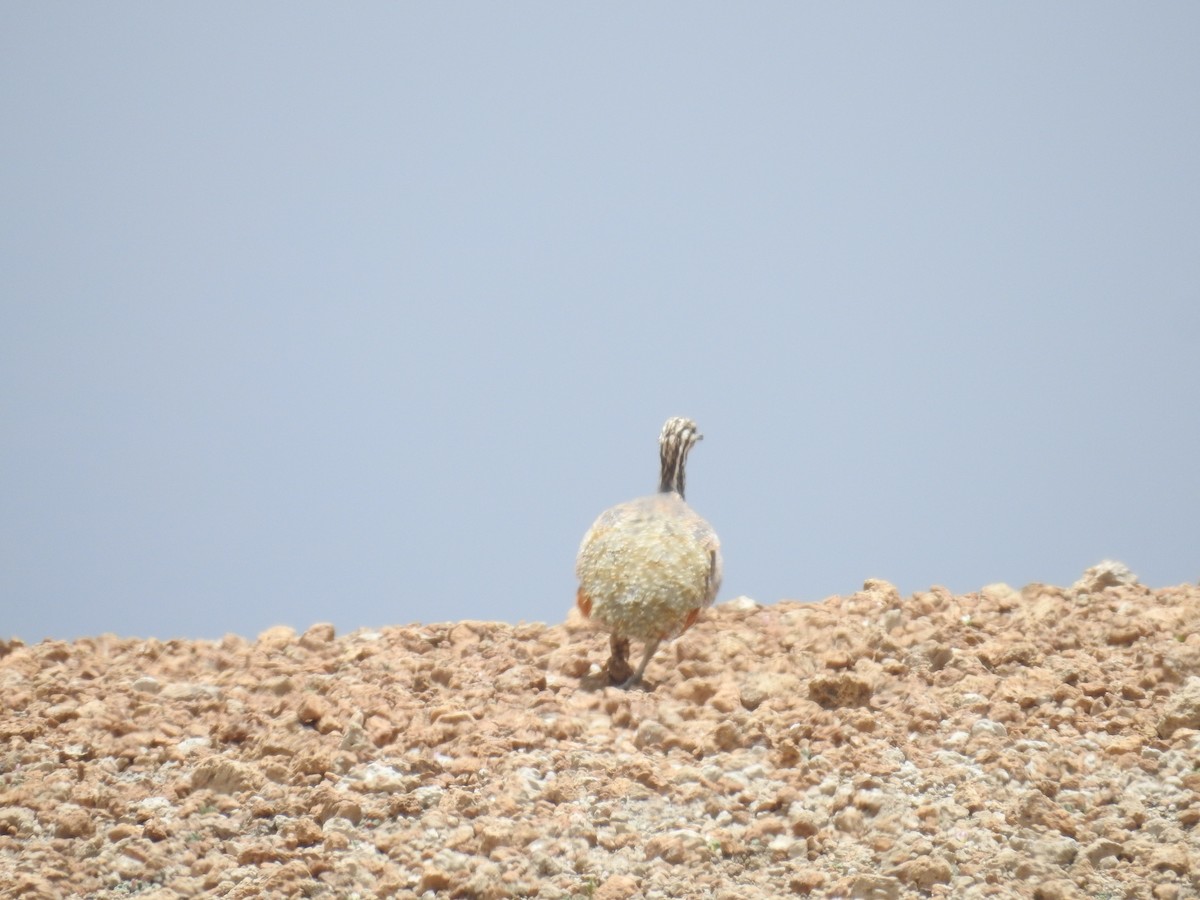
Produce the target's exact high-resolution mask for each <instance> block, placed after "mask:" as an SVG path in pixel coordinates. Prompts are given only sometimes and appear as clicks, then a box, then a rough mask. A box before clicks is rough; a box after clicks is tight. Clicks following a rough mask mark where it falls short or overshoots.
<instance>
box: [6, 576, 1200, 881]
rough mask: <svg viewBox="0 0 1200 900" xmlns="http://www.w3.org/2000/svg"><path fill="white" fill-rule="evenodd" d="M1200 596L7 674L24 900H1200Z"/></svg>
mask: <svg viewBox="0 0 1200 900" xmlns="http://www.w3.org/2000/svg"><path fill="white" fill-rule="evenodd" d="M1198 624H1200V587H1197V586H1195V585H1186V586H1181V587H1173V588H1165V589H1161V590H1151V589H1149V588H1146V587H1143V586H1142V585H1141V584H1138V583H1137V581H1136V580H1135V579H1134V578H1133V577H1132V576H1131V575H1130V574H1129V573H1128V571H1127V570H1125V569H1124V567H1121V566H1119V565H1116V564H1105V565H1102V566H1099V567H1096V568H1095V569H1092V570H1089V572H1088V573H1086V574H1085V575H1084V577H1083V578H1082V579H1081V580H1080V581H1079V582H1078V583H1077V584H1076V585H1074V586H1073V587H1070V588H1057V587H1049V586H1046V585H1040V584H1034V585H1029V586H1027V587H1025V588H1024V589H1022V590H1013V589H1012V588H1009V587H1007V586H1005V585H992V586H989V587H987V588H984V589H983V590H982V591H980V592H978V593H973V594H967V595H964V596H953V595H951V594H950V593H949V592H948V591H945V590H942V589H939V588H934V589H932V590H930V591H928V592H925V593H918V594H915V595H913V596H911V597H901V596H900V595H899V594H898V593H897V591H896V590H895V589H894V588H893V587H892V586H891V585H889V584H887V583H885V582H882V581H871V582H868V583H867V584H866V585H865V586H864V588H863V590H862V591H860V592H859V593H856V594H853V595H851V596H845V597H831V598H829V599H827V600H825V601H823V602H821V603H815V604H801V603H792V602H783V603H778V604H775V605H772V606H760V605H758V604H756V603H753V602H751V601H749V600H746V599H740V600H736V601H733V602H731V603H727V604H724V605H722V606H720V607H717V608H716V609H714V610H711V611H710V612H708V613H707V614H706V615H705V616H704V617H703V619H702V620H701V623H700V624H699V625H697V626H696V627H695V628H694V629H692V630H691V631H689V632H688V633H687V634H686V635H684V637H683V638H681V639H679V640H677V641H675V642H674V643H673V644H672V645H670V646H668V647H666V648H665V649H664V650H662V651H660V653H659V656H658V657H656V659H655V661H654V662H653V663H652V664H651V666H650V669H649V671H648V673H647V674H648V678H647V680H648V684H647V689H646V690H634V691H628V692H627V691H622V690H618V689H616V688H611V687H604V686H602V685H600V684H599V683H598V682H599V680H600V679H599V677H598V674H597V672H598V668H599V664H600V663H602V662H603V661H604V657H605V650H606V646H607V643H606V641H605V639H604V638H603V636H600V635H597V634H595V633H593V632H592V631H591V630H590V629H589V627H588V626H587V625H586V624H585V623H582V622H580V621H577V620H576V619H574V618H572V619H570V620H568V621H567V623H566V624H562V625H555V626H546V625H540V624H528V625H517V626H512V625H506V624H500V623H493V622H458V623H447V624H440V625H412V626H407V627H397V628H387V629H384V630H382V631H359V632H355V633H353V634H348V635H344V636H341V637H338V636H335V634H334V633H333V629H332V628H331V627H329V626H327V625H314V626H313V627H312V628H310V629H309V630H308V631H306V632H305V633H303V634H297V633H295V632H294V631H292V630H291V629H287V628H276V629H272V630H270V631H267V632H266V633H264V634H262V635H260V636H259V637H258V638H257V639H256V640H245V639H243V638H240V637H236V636H229V637H227V638H225V639H224V640H221V641H219V642H210V641H166V642H164V641H158V640H141V639H120V638H116V637H112V636H102V637H97V638H91V639H85V640H80V641H76V642H74V643H64V642H61V641H46V642H43V643H40V644H36V645H32V646H26V645H24V644H23V643H22V642H21V641H19V640H13V641H10V642H0V696H2V698H3V708H2V710H0V892H3V896H11V897H22V898H57V897H81V896H82V897H99V898H115V897H125V896H129V895H137V896H139V897H143V898H155V900H166V898H175V897H196V896H213V897H230V898H233V897H246V898H249V897H259V896H279V897H288V896H304V897H328V898H351V897H393V896H395V897H414V896H421V895H424V896H448V897H480V898H500V897H544V898H570V897H580V898H595V900H601V898H606V900H614V898H641V897H645V898H682V897H715V898H725V900H735V898H746V900H749V898H768V897H779V896H789V895H801V896H804V895H808V896H813V897H847V898H850V897H857V898H908V897H930V896H932V897H954V898H983V897H1032V898H1044V900H1052V898H1069V897H1100V898H1102V897H1108V898H1118V897H1147V898H1159V900H1173V898H1185V897H1197V896H1200V829H1198V828H1197V823H1198V822H1200V634H1198V633H1197V630H1198V629H1197V625H1198Z"/></svg>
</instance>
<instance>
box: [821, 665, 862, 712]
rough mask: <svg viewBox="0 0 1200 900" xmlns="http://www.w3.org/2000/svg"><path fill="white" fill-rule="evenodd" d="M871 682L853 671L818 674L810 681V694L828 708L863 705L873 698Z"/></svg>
mask: <svg viewBox="0 0 1200 900" xmlns="http://www.w3.org/2000/svg"><path fill="white" fill-rule="evenodd" d="M871 693H872V688H871V683H870V682H869V681H868V680H867V679H865V678H863V677H861V676H859V675H855V674H853V673H851V672H840V673H838V674H836V675H818V676H817V677H815V678H813V679H812V680H811V681H809V683H808V696H809V697H810V698H811V699H812V701H813V702H814V703H817V704H818V705H820V706H823V707H825V708H826V709H838V708H840V707H844V706H863V705H865V704H866V702H867V701H868V700H869V699H870V698H871Z"/></svg>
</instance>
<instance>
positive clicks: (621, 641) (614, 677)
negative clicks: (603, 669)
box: [608, 634, 630, 684]
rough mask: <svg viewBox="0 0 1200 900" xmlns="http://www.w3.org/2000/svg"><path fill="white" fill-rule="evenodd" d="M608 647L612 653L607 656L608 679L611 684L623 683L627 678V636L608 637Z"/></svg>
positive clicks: (628, 669) (628, 670)
mask: <svg viewBox="0 0 1200 900" xmlns="http://www.w3.org/2000/svg"><path fill="white" fill-rule="evenodd" d="M608 646H609V649H610V650H611V651H612V655H611V656H609V658H608V680H609V681H611V682H612V683H613V684H623V683H624V682H626V681H627V680H628V679H629V672H630V668H629V638H623V637H617V636H616V635H615V634H614V635H613V636H612V637H611V638H609V641H608Z"/></svg>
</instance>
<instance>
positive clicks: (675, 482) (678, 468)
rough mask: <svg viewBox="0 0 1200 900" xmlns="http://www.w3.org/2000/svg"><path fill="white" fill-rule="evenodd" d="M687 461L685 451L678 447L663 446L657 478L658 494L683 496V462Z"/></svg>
mask: <svg viewBox="0 0 1200 900" xmlns="http://www.w3.org/2000/svg"><path fill="white" fill-rule="evenodd" d="M686 461H687V451H686V450H683V449H682V448H679V447H669V446H668V447H663V449H662V473H661V475H660V476H659V479H658V492H659V493H660V494H670V493H676V494H678V495H679V496H680V497H682V496H683V486H684V468H683V466H684V463H685V462H686Z"/></svg>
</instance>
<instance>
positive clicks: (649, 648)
mask: <svg viewBox="0 0 1200 900" xmlns="http://www.w3.org/2000/svg"><path fill="white" fill-rule="evenodd" d="M657 649H658V641H647V642H646V652H645V653H643V654H642V661H641V662H640V663H638V667H637V671H636V672H634V673H633V676H632V677H631V678H630V679H629V680H628V681H626V682H625V683H624V684H623V685H621V687H626V688H627V687H633V686H634V685H635V684H637V683H638V682H639V681H641V680H642V674H643V673H644V672H645V671H646V666H647V665H648V664H649V663H650V657H652V656H653V655H654V651H656V650H657Z"/></svg>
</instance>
